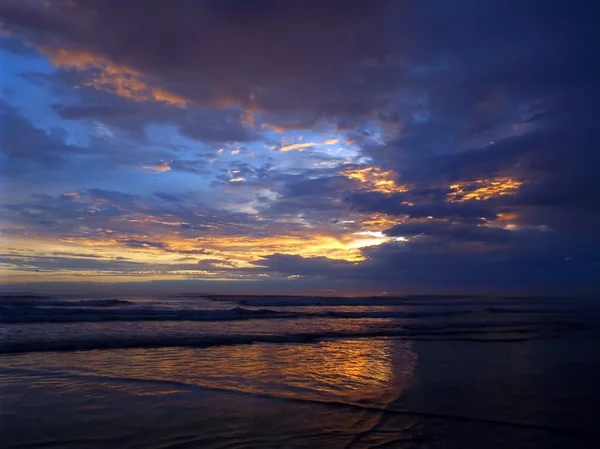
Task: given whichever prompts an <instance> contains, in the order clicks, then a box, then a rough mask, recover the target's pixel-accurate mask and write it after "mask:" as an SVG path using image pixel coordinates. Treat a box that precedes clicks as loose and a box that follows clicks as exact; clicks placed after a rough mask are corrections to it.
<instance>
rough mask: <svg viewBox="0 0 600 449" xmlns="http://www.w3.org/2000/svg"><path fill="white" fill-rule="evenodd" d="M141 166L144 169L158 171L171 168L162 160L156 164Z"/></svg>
mask: <svg viewBox="0 0 600 449" xmlns="http://www.w3.org/2000/svg"><path fill="white" fill-rule="evenodd" d="M142 168H143V169H145V170H151V171H154V172H159V173H161V172H166V171H169V170H171V167H170V166H169V164H168V163H167V162H163V163H162V164H157V165H144V166H143V167H142Z"/></svg>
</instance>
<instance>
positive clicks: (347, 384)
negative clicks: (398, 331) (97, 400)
mask: <svg viewBox="0 0 600 449" xmlns="http://www.w3.org/2000/svg"><path fill="white" fill-rule="evenodd" d="M416 361H417V357H416V354H415V352H414V349H413V346H412V343H411V342H409V341H405V340H393V339H387V340H386V339H358V340H336V341H323V342H318V343H308V344H252V345H237V346H220V347H213V348H204V349H189V348H164V349H152V350H148V349H132V350H117V351H86V352H75V353H65V354H59V353H55V354H51V355H50V354H46V353H34V354H27V355H23V356H20V357H15V358H13V359H12V364H13V365H16V366H15V367H18V366H19V365H21V364H22V365H23V366H32V364H34V365H35V366H37V367H40V369H47V370H49V371H50V370H59V371H61V372H64V371H65V370H67V371H68V372H69V374H71V375H73V376H82V377H84V378H85V377H88V376H89V377H90V379H91V380H93V379H94V378H95V377H96V376H100V378H102V379H114V381H115V382H117V383H120V382H121V381H124V382H134V383H135V382H136V380H140V381H145V383H144V385H146V387H143V386H142V385H141V384H137V383H136V388H135V389H132V390H131V391H132V394H135V395H148V394H153V391H154V389H155V388H157V389H158V390H161V391H162V390H163V389H164V387H165V386H167V383H168V384H169V385H170V387H176V385H178V384H181V386H182V387H184V388H185V387H186V385H190V386H199V387H206V388H214V389H218V390H227V391H237V392H244V393H250V394H258V395H265V396H275V397H286V398H299V399H306V400H315V401H341V402H347V403H358V402H360V403H363V404H364V403H365V401H367V403H369V404H372V405H375V406H384V405H386V404H387V403H389V402H390V401H392V400H393V399H395V398H397V397H399V396H400V395H401V394H402V392H403V391H405V389H406V388H407V387H408V386H409V385H410V383H411V381H412V378H413V376H414V370H415V366H416ZM75 378H78V377H75ZM147 381H154V382H147ZM155 382H156V383H155ZM170 389H171V388H169V390H170ZM157 394H164V392H162V393H158V392H157Z"/></svg>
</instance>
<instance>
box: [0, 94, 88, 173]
mask: <svg viewBox="0 0 600 449" xmlns="http://www.w3.org/2000/svg"><path fill="white" fill-rule="evenodd" d="M65 137H66V135H65V131H64V130H62V129H58V128H57V129H55V130H53V131H46V130H43V129H40V128H37V127H36V126H35V125H34V124H33V123H31V122H30V121H29V120H27V119H26V118H25V117H23V116H22V115H20V114H19V113H18V112H17V111H16V110H15V109H14V108H12V107H11V106H9V105H8V104H6V103H4V102H0V152H1V153H2V155H3V156H4V157H5V158H6V159H7V166H6V168H7V172H11V171H18V172H20V171H22V170H26V169H27V168H31V165H29V164H34V166H36V165H37V166H45V167H56V166H60V164H62V163H64V162H65V160H66V159H67V158H68V157H69V156H76V155H81V154H86V153H88V151H87V150H86V149H85V148H82V147H78V146H75V145H69V144H67V143H66V142H65Z"/></svg>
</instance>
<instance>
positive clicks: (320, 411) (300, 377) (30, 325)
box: [0, 296, 600, 448]
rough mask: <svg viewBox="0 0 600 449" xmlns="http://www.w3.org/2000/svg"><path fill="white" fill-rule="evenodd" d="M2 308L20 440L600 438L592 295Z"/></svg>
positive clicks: (11, 303) (43, 302)
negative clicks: (597, 416) (573, 296)
mask: <svg viewBox="0 0 600 449" xmlns="http://www.w3.org/2000/svg"><path fill="white" fill-rule="evenodd" d="M1 307H2V314H1V318H0V319H1V321H2V324H1V330H2V335H1V336H2V343H1V346H0V350H1V352H2V355H1V356H0V367H1V371H0V372H1V377H0V395H1V397H2V401H1V413H2V419H1V424H0V427H1V429H0V430H1V433H2V435H3V442H4V445H5V446H6V447H45V448H48V447H57V448H58V447H73V448H79V447H82V448H100V447H115V448H121V447H122V448H192V447H202V448H203V447H208V448H223V447H240V448H248V447H324V448H325V447H332V448H335V447H355V448H363V447H364V448H374V447H400V448H438V447H439V448H442V447H443V448H455V447H456V448H461V447H493V448H495V447H498V448H504V447H506V448H509V447H510V448H514V447H523V448H562V447H577V448H587V447H589V448H592V447H596V445H597V441H598V440H599V439H600V431H599V430H598V428H597V426H596V423H595V418H594V416H595V411H596V408H597V405H598V404H600V387H599V386H598V383H597V378H598V374H599V373H600V348H599V346H598V341H600V340H599V337H600V332H599V328H598V323H599V320H600V313H599V312H600V309H599V308H598V306H597V305H596V304H595V302H594V301H593V300H585V299H564V298H563V299H561V298H554V299H548V298H528V299H524V298H521V299H510V298H458V297H455V298H433V297H432V298H393V299H392V298H349V299H341V298H325V299H324V298H297V297H278V298H263V297H253V298H248V297H219V298H206V297H198V296H187V297H183V296H177V297H158V296H156V297H151V296H145V297H133V296H129V297H123V298H118V299H114V298H110V299H107V298H82V297H34V298H33V297H32V298H29V297H15V296H12V297H4V298H3V299H2V303H1ZM91 317H96V318H95V319H94V320H92V318H91Z"/></svg>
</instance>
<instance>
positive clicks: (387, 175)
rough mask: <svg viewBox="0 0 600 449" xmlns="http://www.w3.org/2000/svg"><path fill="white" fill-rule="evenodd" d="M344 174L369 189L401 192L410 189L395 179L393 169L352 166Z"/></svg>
mask: <svg viewBox="0 0 600 449" xmlns="http://www.w3.org/2000/svg"><path fill="white" fill-rule="evenodd" d="M342 175H344V176H346V177H347V178H350V179H353V180H355V181H358V182H360V183H361V184H362V187H363V188H364V189H366V190H369V191H374V192H381V193H399V192H406V191H408V187H407V186H404V185H399V184H397V183H396V181H395V180H394V178H395V174H394V172H393V171H392V170H382V169H381V168H379V167H365V168H352V169H348V170H344V171H343V172H342Z"/></svg>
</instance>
